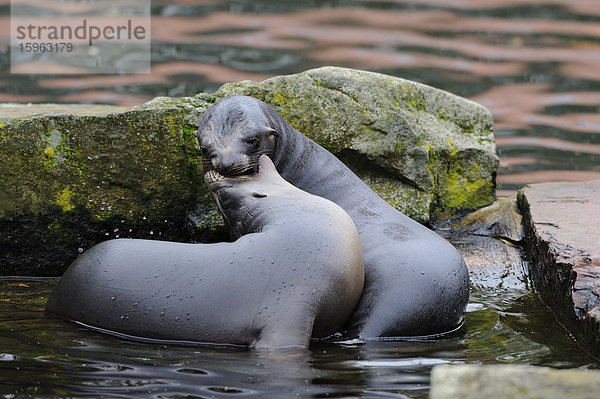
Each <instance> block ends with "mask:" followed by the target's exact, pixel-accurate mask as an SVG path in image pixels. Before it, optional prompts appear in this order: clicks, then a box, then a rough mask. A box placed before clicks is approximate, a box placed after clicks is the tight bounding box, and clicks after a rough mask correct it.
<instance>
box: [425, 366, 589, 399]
mask: <svg viewBox="0 0 600 399" xmlns="http://www.w3.org/2000/svg"><path fill="white" fill-rule="evenodd" d="M598 392H600V370H556V369H551V368H548V367H534V366H514V365H490V366H480V365H440V366H435V367H434V368H433V370H432V372H431V390H430V393H429V398H430V399H515V398H518V399H596V398H598Z"/></svg>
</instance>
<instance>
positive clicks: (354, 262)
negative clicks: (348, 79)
mask: <svg viewBox="0 0 600 399" xmlns="http://www.w3.org/2000/svg"><path fill="white" fill-rule="evenodd" d="M257 168H258V169H257V172H258V173H257V174H253V175H248V176H245V175H244V176H239V177H234V178H226V177H224V176H222V175H219V174H218V173H215V172H214V171H209V172H207V173H206V175H205V180H206V181H207V184H208V186H209V187H210V189H211V190H212V192H213V193H214V195H215V198H216V199H217V202H218V204H219V207H220V209H221V211H222V212H223V215H224V217H225V219H226V220H228V221H229V224H230V226H232V233H233V235H234V237H235V238H237V239H236V241H234V242H231V243H217V244H184V243H175V242H165V241H153V240H137V239H116V240H110V241H106V242H103V243H100V244H98V245H96V246H94V247H92V248H91V249H89V250H88V251H86V252H84V253H83V254H82V255H81V256H80V257H79V258H78V259H76V260H75V262H74V263H73V264H72V265H71V266H70V267H69V268H68V269H67V271H66V272H65V274H64V275H63V277H62V278H61V279H60V281H59V282H58V284H57V286H56V287H55V289H54V291H53V292H52V294H51V296H50V298H49V300H48V303H47V307H46V312H47V313H48V314H50V315H55V316H59V317H62V318H66V319H69V320H73V321H77V322H79V323H81V324H84V325H86V326H89V327H92V328H95V329H99V330H103V331H105V332H109V333H113V334H118V335H122V336H126V337H130V338H137V339H157V340H162V341H190V342H204V343H214V344H233V345H248V346H250V347H251V348H284V347H307V346H308V345H309V342H310V340H311V337H313V338H323V337H327V336H329V335H331V334H333V333H335V332H337V331H339V330H340V329H341V328H342V326H343V325H344V323H345V322H346V321H347V319H348V318H349V317H350V315H351V313H352V310H353V309H354V308H355V306H356V304H357V302H358V300H359V298H360V295H361V292H362V288H363V281H364V268H363V254H362V249H361V244H360V239H359V237H358V232H357V230H356V227H355V226H354V223H353V222H352V219H351V218H350V217H349V216H348V214H347V213H346V212H344V210H343V209H342V208H340V207H339V206H337V205H335V204H334V203H333V202H331V201H328V200H325V199H323V198H321V197H318V196H314V195H311V194H308V193H306V192H304V191H302V190H300V189H298V188H296V187H294V186H292V185H291V184H289V183H288V182H286V181H285V180H283V179H282V178H281V176H279V174H278V173H277V171H276V170H275V167H274V165H273V163H272V161H271V160H270V159H269V158H268V157H266V156H264V157H262V158H261V160H260V162H259V163H258V165H257Z"/></svg>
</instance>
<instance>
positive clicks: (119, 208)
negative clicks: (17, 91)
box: [0, 68, 498, 275]
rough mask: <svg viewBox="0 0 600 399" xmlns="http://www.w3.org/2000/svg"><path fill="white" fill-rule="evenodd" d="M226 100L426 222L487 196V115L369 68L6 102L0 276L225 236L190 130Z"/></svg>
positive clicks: (490, 168)
mask: <svg viewBox="0 0 600 399" xmlns="http://www.w3.org/2000/svg"><path fill="white" fill-rule="evenodd" d="M233 94H248V95H253V96H255V97H258V98H260V99H262V100H265V101H266V102H268V103H269V104H271V105H272V106H274V107H275V109H276V110H277V111H278V112H280V113H281V114H282V115H283V116H284V118H286V120H287V121H288V122H290V123H291V124H292V125H294V126H295V127H296V128H298V129H299V130H300V131H301V132H302V133H304V134H306V135H308V136H309V137H311V138H313V139H314V140H315V141H317V142H319V143H320V144H321V145H323V146H325V147H326V148H328V149H329V150H331V151H332V152H334V153H335V154H336V155H338V156H339V157H340V158H341V159H342V160H343V161H345V162H346V163H347V164H348V165H349V166H350V167H351V168H353V169H354V170H355V171H356V173H357V174H358V175H359V176H361V177H362V178H363V179H364V180H365V181H366V182H367V183H368V184H370V185H371V186H372V187H373V188H374V189H375V191H377V192H378V193H379V194H380V195H381V196H382V197H383V198H384V199H386V200H387V201H388V202H390V203H391V204H392V205H394V206H395V207H396V208H398V209H400V210H402V211H404V212H406V213H407V214H408V215H409V216H411V217H413V218H415V219H417V220H419V221H421V222H427V221H429V220H430V219H432V218H434V217H438V218H439V217H444V216H449V215H454V214H456V213H458V212H461V211H464V210H467V209H474V208H477V207H480V206H483V205H486V204H487V203H489V202H491V201H492V200H493V198H494V187H495V180H494V179H495V173H496V168H497V164H498V158H497V156H496V154H495V146H494V138H493V133H492V119H491V116H490V113H489V111H487V110H486V109H485V108H484V107H482V106H480V105H478V104H475V103H473V102H471V101H469V100H466V99H463V98H460V97H457V96H454V95H452V94H450V93H446V92H444V91H441V90H437V89H434V88H431V87H428V86H424V85H421V84H418V83H414V82H409V81H405V80H402V79H398V78H394V77H391V76H386V75H381V74H375V73H371V72H365V71H356V70H350V69H343V68H320V69H315V70H310V71H307V72H304V73H300V74H297V75H290V76H280V77H276V78H273V79H269V80H267V81H265V82H262V83H254V82H239V83H235V84H229V85H224V86H223V87H222V88H221V89H219V91H218V92H217V93H215V95H210V94H205V93H202V94H199V95H197V96H195V97H193V98H168V97H157V98H155V99H153V100H152V101H150V102H148V103H147V104H144V105H141V106H137V107H133V108H130V109H125V108H121V107H113V106H98V105H58V104H41V105H18V104H3V105H0V144H1V145H0V248H2V251H1V252H0V275H59V274H61V273H62V271H63V270H64V269H65V268H66V267H67V266H68V265H69V264H70V263H71V262H72V261H73V259H74V258H75V257H76V256H77V254H78V253H79V252H81V251H83V250H85V249H87V248H89V247H91V246H92V245H93V244H95V243H97V242H99V241H103V240H107V239H109V238H115V237H137V238H156V239H163V240H174V241H198V240H202V241H206V240H212V239H216V238H223V236H222V235H219V234H218V233H219V232H220V231H221V230H220V227H222V220H220V217H219V214H218V211H217V209H216V207H215V206H214V203H213V200H212V197H211V195H210V194H209V193H208V190H207V188H206V186H205V184H204V181H203V179H202V171H201V166H200V153H199V151H198V147H197V143H196V140H195V137H194V132H195V130H196V126H197V123H198V120H199V118H200V117H201V115H202V114H203V112H204V110H205V109H206V108H207V107H208V106H210V105H211V104H212V103H214V102H215V101H217V100H218V99H219V98H222V97H225V96H229V95H233Z"/></svg>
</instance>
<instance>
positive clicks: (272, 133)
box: [267, 128, 279, 137]
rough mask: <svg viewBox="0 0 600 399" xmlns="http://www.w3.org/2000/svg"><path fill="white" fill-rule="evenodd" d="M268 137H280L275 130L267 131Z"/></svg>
mask: <svg viewBox="0 0 600 399" xmlns="http://www.w3.org/2000/svg"><path fill="white" fill-rule="evenodd" d="M267 135H268V136H269V137H277V136H279V133H277V130H275V129H273V128H269V130H268V131H267Z"/></svg>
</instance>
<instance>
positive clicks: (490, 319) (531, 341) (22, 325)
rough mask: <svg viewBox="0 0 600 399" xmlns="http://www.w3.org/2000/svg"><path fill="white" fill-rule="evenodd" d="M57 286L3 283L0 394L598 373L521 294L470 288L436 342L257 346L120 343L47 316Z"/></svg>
mask: <svg viewBox="0 0 600 399" xmlns="http://www.w3.org/2000/svg"><path fill="white" fill-rule="evenodd" d="M54 284H55V281H47V280H42V281H30V280H28V281H24V280H9V281H6V280H5V281H0V397H1V398H16V397H22V395H27V396H28V397H29V396H33V397H56V396H70V397H98V396H102V397H108V398H111V397H115V398H116V397H118V398H129V397H130V398H141V397H144V398H147V397H153V398H225V397H238V398H241V397H256V398H265V397H268V398H291V397H300V398H325V397H334V398H335V397H360V398H427V397H428V393H429V374H430V371H431V368H432V367H433V366H435V365H437V364H458V363H478V364H493V363H519V364H532V365H540V366H551V367H557V368H574V367H579V368H600V362H597V361H595V360H594V359H592V358H591V357H589V356H588V355H587V354H586V353H585V352H584V351H583V350H581V349H580V348H579V347H578V346H577V345H576V344H575V343H574V341H573V340H572V339H571V338H570V336H569V335H568V334H567V333H566V331H565V330H563V329H562V328H561V327H560V326H559V325H558V324H557V323H556V322H555V320H554V317H553V316H552V314H551V313H550V311H549V310H547V309H546V308H545V307H544V306H543V305H542V304H541V303H540V302H539V300H538V299H537V297H536V296H535V295H534V294H531V293H528V291H527V290H521V289H511V290H509V291H502V292H498V291H497V290H496V291H495V292H494V291H491V290H487V291H486V292H482V291H478V290H476V289H473V290H472V292H471V301H470V304H469V307H468V313H467V317H466V324H465V326H464V327H463V328H462V329H461V330H460V331H459V332H458V333H456V334H454V335H452V336H450V337H446V338H443V339H435V340H429V341H391V342H375V341H370V342H357V341H351V342H325V343H314V344H313V345H312V346H311V347H310V349H308V350H303V351H297V350H294V351H267V352H255V351H248V350H246V349H241V348H227V347H208V346H178V345H159V344H147V343H140V342H134V341H128V340H124V339H121V338H117V337H113V336H109V335H104V334H101V333H98V332H94V331H90V330H87V329H85V328H82V327H80V326H78V325H76V324H74V323H70V322H66V321H62V320H57V319H54V318H50V317H47V316H45V315H44V313H43V310H44V306H45V303H46V300H47V298H48V295H49V294H50V292H51V290H52V288H53V286H54Z"/></svg>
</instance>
